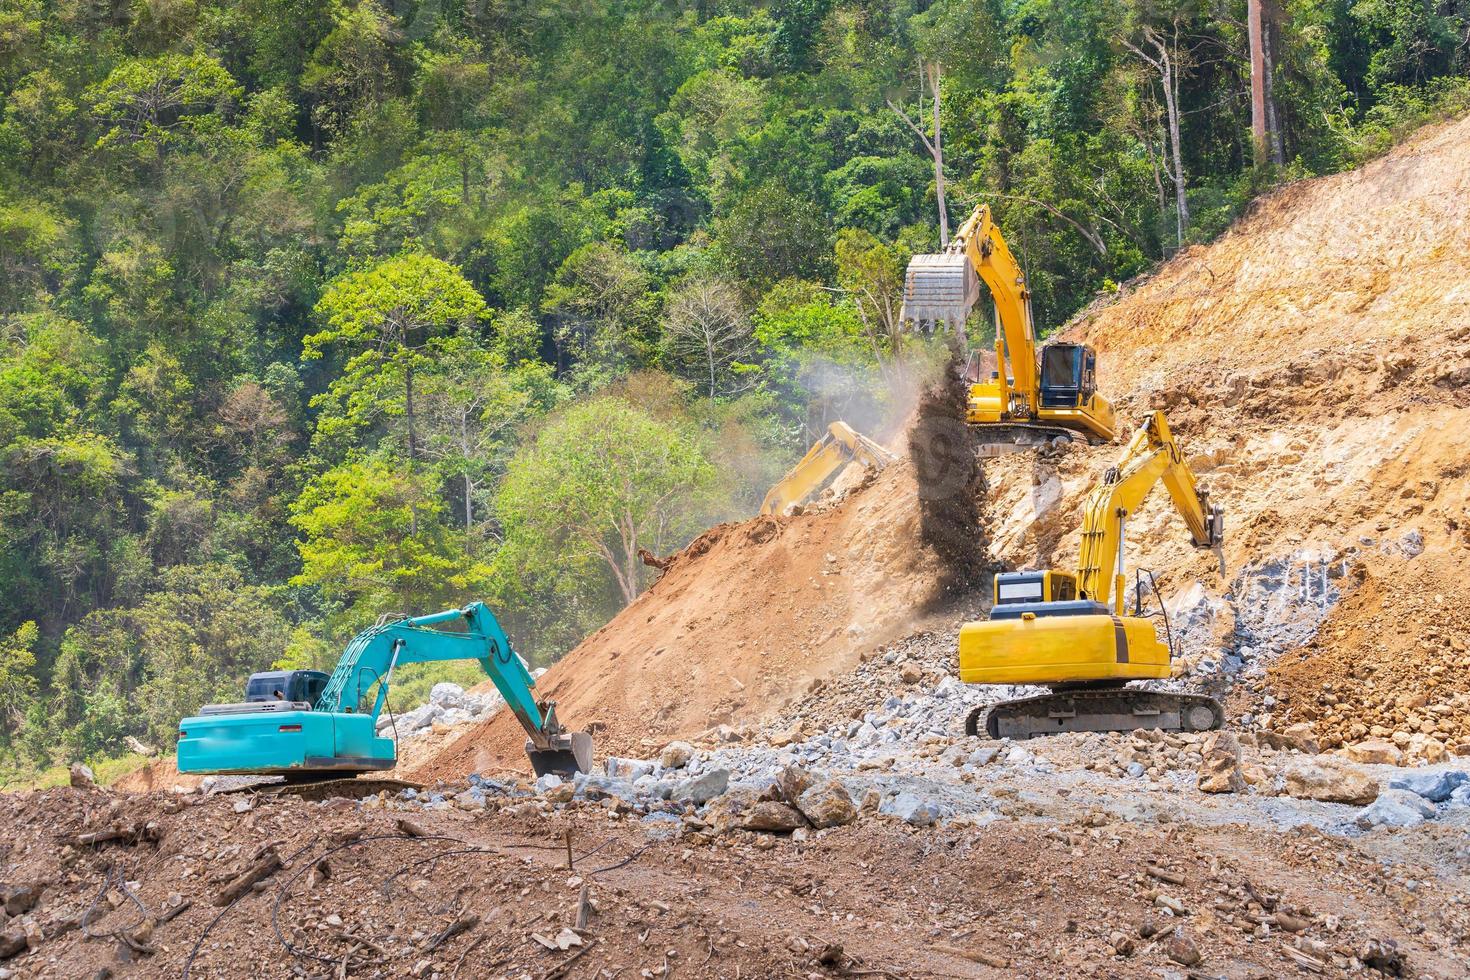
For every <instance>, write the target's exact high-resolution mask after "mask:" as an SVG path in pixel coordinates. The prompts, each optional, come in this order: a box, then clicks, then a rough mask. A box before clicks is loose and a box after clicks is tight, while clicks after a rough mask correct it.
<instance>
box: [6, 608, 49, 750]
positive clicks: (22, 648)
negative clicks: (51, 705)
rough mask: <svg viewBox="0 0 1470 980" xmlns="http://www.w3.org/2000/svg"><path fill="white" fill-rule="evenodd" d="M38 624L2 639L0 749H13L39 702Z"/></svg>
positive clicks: (22, 626)
mask: <svg viewBox="0 0 1470 980" xmlns="http://www.w3.org/2000/svg"><path fill="white" fill-rule="evenodd" d="M39 637H40V631H39V630H37V629H36V624H35V623H31V622H26V623H21V624H20V627H19V628H18V629H17V630H16V631H15V632H14V633H11V634H10V636H8V637H0V746H7V747H8V746H10V745H11V743H12V741H13V739H14V738H15V735H16V733H17V732H18V731H19V730H20V729H21V727H22V726H24V725H25V723H26V717H27V715H28V714H29V712H30V711H31V708H32V706H33V705H34V704H35V703H36V691H37V687H38V685H37V683H36V673H35V672H36V654H35V647H36V640H37V639H38V638H39Z"/></svg>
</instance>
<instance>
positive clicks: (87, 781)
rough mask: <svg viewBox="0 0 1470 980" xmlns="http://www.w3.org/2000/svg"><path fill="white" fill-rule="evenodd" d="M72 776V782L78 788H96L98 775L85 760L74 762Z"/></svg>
mask: <svg viewBox="0 0 1470 980" xmlns="http://www.w3.org/2000/svg"><path fill="white" fill-rule="evenodd" d="M70 777H71V784H72V785H73V786H75V787H76V788H77V789H94V788H96V786H97V776H96V775H95V774H94V773H93V772H92V768H91V767H90V766H88V765H87V764H86V763H85V762H73V763H72V764H71V772H70Z"/></svg>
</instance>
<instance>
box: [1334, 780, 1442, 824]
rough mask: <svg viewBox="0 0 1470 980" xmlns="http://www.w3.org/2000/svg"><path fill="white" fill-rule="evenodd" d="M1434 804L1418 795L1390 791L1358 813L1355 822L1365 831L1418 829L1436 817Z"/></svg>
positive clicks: (1381, 794) (1406, 791)
mask: <svg viewBox="0 0 1470 980" xmlns="http://www.w3.org/2000/svg"><path fill="white" fill-rule="evenodd" d="M1434 812H1435V811H1434V804H1433V803H1430V802H1429V801H1428V800H1426V799H1425V798H1424V797H1422V796H1420V795H1419V794H1418V793H1411V792H1409V791H1408V790H1406V789H1390V790H1385V791H1384V792H1382V793H1379V794H1378V799H1376V800H1374V801H1373V802H1372V803H1370V804H1369V805H1368V806H1365V807H1363V809H1362V810H1359V811H1358V815H1357V816H1356V817H1354V818H1353V822H1354V823H1356V824H1357V825H1358V826H1359V827H1361V828H1362V829H1364V830H1371V829H1372V828H1374V827H1417V826H1419V825H1420V824H1421V823H1423V822H1424V821H1425V820H1429V819H1432V818H1433V817H1434Z"/></svg>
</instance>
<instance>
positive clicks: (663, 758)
mask: <svg viewBox="0 0 1470 980" xmlns="http://www.w3.org/2000/svg"><path fill="white" fill-rule="evenodd" d="M692 758H694V746H692V745H690V744H689V743H688V742H670V743H669V744H668V745H665V746H664V750H663V751H662V752H660V753H659V754H658V764H659V765H661V766H663V767H664V768H665V769H682V768H684V767H685V766H687V765H689V760H690V759H692Z"/></svg>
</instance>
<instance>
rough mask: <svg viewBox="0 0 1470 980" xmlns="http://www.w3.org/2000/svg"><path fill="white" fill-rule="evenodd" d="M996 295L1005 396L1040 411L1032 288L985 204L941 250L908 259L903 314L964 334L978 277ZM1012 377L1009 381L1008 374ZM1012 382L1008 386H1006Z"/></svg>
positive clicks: (1024, 411) (1020, 410)
mask: <svg viewBox="0 0 1470 980" xmlns="http://www.w3.org/2000/svg"><path fill="white" fill-rule="evenodd" d="M982 280H983V281H984V283H985V286H986V288H987V289H989V290H990V295H991V297H992V298H993V299H994V300H995V319H996V326H997V330H996V343H995V356H996V358H997V361H998V364H999V371H998V372H997V373H998V376H999V377H998V380H999V381H1000V383H1001V387H1002V399H1001V400H1002V402H1003V403H1005V404H1006V405H1007V406H1009V405H1010V403H1011V397H1010V396H1011V395H1012V394H1014V395H1015V396H1017V397H1018V398H1019V399H1020V401H1021V404H1019V405H1016V406H1015V409H1016V412H1017V414H1021V415H1028V414H1032V413H1034V412H1035V411H1036V408H1037V398H1036V385H1037V378H1036V330H1035V328H1034V326H1033V324H1032V321H1031V290H1030V289H1028V288H1027V287H1026V274H1025V273H1024V272H1022V271H1021V263H1019V262H1017V261H1016V257H1015V256H1014V255H1012V254H1011V249H1010V246H1009V245H1007V244H1006V240H1005V236H1003V235H1002V234H1001V233H1000V229H999V228H997V227H996V225H995V222H994V221H993V220H991V217H990V205H988V204H982V205H980V206H979V207H977V208H976V209H975V211H974V213H973V214H971V215H970V217H969V218H968V219H967V220H966V221H965V223H964V224H963V225H961V226H960V230H959V231H958V232H956V233H955V236H954V238H952V239H950V243H949V245H948V246H947V247H946V248H945V250H944V251H943V252H940V253H938V254H934V255H916V256H914V258H913V261H911V262H910V263H909V272H908V281H907V282H906V283H905V287H906V288H905V290H904V302H903V310H902V313H901V314H900V315H901V317H902V318H903V319H904V320H906V321H908V320H912V321H916V322H919V323H932V324H936V325H941V326H946V327H949V328H951V329H953V330H955V331H956V332H958V333H959V334H960V335H961V336H963V335H964V329H965V321H966V320H967V319H968V318H969V316H970V311H971V310H973V309H974V308H975V304H976V303H978V302H979V301H980V289H979V283H980V281H982ZM1008 378H1009V379H1010V380H1011V381H1012V382H1013V383H1012V384H1011V385H1009V386H1008V385H1007V379H1008ZM1008 387H1009V389H1010V390H1009V391H1007V390H1006V389H1007V388H1008Z"/></svg>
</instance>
